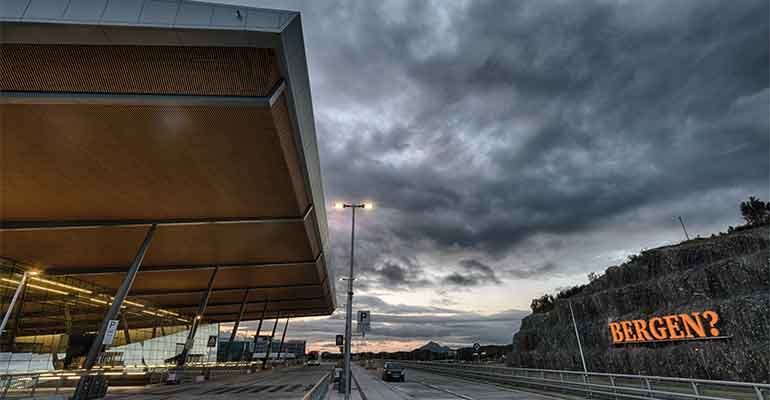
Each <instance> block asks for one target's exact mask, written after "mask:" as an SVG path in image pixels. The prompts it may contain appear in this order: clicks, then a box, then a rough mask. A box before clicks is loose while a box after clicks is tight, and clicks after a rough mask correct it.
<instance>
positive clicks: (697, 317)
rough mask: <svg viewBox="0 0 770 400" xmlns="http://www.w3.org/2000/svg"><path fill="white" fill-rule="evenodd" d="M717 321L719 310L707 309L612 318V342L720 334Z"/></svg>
mask: <svg viewBox="0 0 770 400" xmlns="http://www.w3.org/2000/svg"><path fill="white" fill-rule="evenodd" d="M718 321H719V315H717V313H715V312H714V311H704V312H702V313H699V312H692V313H690V314H675V315H664V316H662V317H653V318H650V319H648V320H644V319H635V320H632V321H616V322H610V324H609V327H610V333H611V334H612V343H615V344H620V343H643V342H657V341H670V340H688V339H703V338H708V337H714V336H719V329H717V327H716V325H717V322H718Z"/></svg>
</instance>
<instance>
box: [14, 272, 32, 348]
mask: <svg viewBox="0 0 770 400" xmlns="http://www.w3.org/2000/svg"><path fill="white" fill-rule="evenodd" d="M28 286H29V285H24V288H23V289H22V290H21V296H20V297H19V303H18V306H17V307H16V316H14V317H13V327H12V328H11V334H10V339H11V342H10V344H11V345H10V350H11V352H12V353H13V352H15V351H16V336H18V335H19V329H21V320H22V311H24V299H26V298H27V288H28Z"/></svg>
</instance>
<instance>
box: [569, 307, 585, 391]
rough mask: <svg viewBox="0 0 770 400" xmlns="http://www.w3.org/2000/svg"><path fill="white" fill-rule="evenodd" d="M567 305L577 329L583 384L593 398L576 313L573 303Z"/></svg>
mask: <svg viewBox="0 0 770 400" xmlns="http://www.w3.org/2000/svg"><path fill="white" fill-rule="evenodd" d="M567 305H569V314H570V315H571V316H572V326H573V327H574V328H575V339H577V345H578V350H580V361H582V362H583V374H584V375H583V383H584V384H585V385H586V389H587V390H588V397H589V398H590V397H591V387H590V386H588V385H589V382H588V368H587V367H586V357H585V356H584V355H583V345H582V344H580V333H578V328H577V323H576V322H575V312H574V311H572V302H571V301H569V300H568V301H567Z"/></svg>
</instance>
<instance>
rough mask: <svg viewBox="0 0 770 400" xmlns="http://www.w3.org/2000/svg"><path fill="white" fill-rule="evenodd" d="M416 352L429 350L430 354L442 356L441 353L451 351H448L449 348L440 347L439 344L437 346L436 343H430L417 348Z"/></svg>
mask: <svg viewBox="0 0 770 400" xmlns="http://www.w3.org/2000/svg"><path fill="white" fill-rule="evenodd" d="M417 350H418V351H419V350H429V351H430V352H432V353H441V354H443V353H449V352H450V351H451V350H452V349H450V348H449V347H445V346H442V345H440V344H438V343H436V342H433V341H430V342H428V343H425V344H424V345H422V347H420V348H418V349H417Z"/></svg>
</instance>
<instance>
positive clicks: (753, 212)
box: [741, 196, 770, 226]
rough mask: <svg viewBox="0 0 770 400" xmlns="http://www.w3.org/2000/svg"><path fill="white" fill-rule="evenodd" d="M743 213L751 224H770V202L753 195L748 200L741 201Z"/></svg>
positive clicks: (744, 217)
mask: <svg viewBox="0 0 770 400" xmlns="http://www.w3.org/2000/svg"><path fill="white" fill-rule="evenodd" d="M741 215H743V219H745V220H746V223H747V224H748V225H749V226H760V225H766V224H770V202H767V203H765V202H764V201H762V200H759V199H758V198H756V197H754V196H751V197H749V200H748V201H744V202H741Z"/></svg>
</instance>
